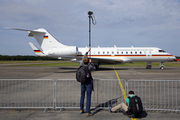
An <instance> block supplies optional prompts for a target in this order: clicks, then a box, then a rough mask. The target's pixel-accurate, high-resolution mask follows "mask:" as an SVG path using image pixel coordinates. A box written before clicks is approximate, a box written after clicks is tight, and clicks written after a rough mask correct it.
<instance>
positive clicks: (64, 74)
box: [0, 64, 180, 120]
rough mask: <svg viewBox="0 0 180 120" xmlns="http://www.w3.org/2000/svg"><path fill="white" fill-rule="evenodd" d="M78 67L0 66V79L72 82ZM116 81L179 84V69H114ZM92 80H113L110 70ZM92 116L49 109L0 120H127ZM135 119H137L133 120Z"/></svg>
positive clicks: (11, 113)
mask: <svg viewBox="0 0 180 120" xmlns="http://www.w3.org/2000/svg"><path fill="white" fill-rule="evenodd" d="M77 68H78V67H17V66H16V67H12V66H6V65H4V64H3V65H0V79H53V80H57V79H75V72H76V69H77ZM115 70H116V71H117V73H118V75H119V77H120V79H124V80H126V81H127V80H129V79H148V80H150V79H151V80H180V74H179V73H180V67H165V69H164V70H160V69H159V67H152V69H145V67H115ZM92 75H93V78H94V79H117V77H116V74H115V72H114V68H113V66H112V67H111V66H109V67H100V68H99V70H97V71H93V72H92ZM92 112H93V113H95V114H94V116H91V117H86V114H82V115H81V114H79V109H64V110H63V111H61V112H59V110H53V109H49V110H47V111H46V112H44V110H43V109H0V120H12V119H13V120H34V119H35V120H41V119H42V120H51V119H52V120H56V119H58V120H59V119H60V120H61V119H62V120H72V119H73V120H84V119H97V120H100V119H101V120H109V119H113V120H116V119H118V120H119V119H124V120H126V119H127V120H129V119H132V118H129V117H127V116H125V115H123V114H122V113H121V112H119V113H118V112H117V113H110V112H109V111H108V110H102V109H96V110H92ZM179 117H180V112H165V111H146V114H145V115H144V116H143V117H142V118H141V119H145V120H151V119H153V120H169V119H171V120H179ZM137 119H139V118H137Z"/></svg>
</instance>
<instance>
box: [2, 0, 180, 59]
mask: <svg viewBox="0 0 180 120" xmlns="http://www.w3.org/2000/svg"><path fill="white" fill-rule="evenodd" d="M0 3H1V4H0V54H1V55H35V54H34V52H33V50H32V49H31V47H30V46H29V44H28V43H29V42H32V43H33V44H35V45H36V46H37V47H39V48H40V46H39V44H38V43H37V42H36V40H35V38H33V37H28V33H27V32H25V31H15V30H9V29H5V28H4V27H10V28H20V29H28V30H34V29H38V28H44V29H46V30H47V31H48V32H50V33H51V34H52V35H53V36H54V37H55V38H56V39H57V40H58V41H59V42H61V43H62V44H65V45H70V46H77V47H85V46H88V45H89V18H88V14H87V13H88V11H93V13H94V15H95V18H96V21H97V24H96V25H92V27H91V29H92V33H91V35H92V36H91V37H92V47H97V46H100V47H113V46H114V45H116V46H117V47H131V46H133V47H158V48H161V49H163V50H165V51H167V52H168V53H170V54H172V55H175V56H180V49H179V46H180V0H0Z"/></svg>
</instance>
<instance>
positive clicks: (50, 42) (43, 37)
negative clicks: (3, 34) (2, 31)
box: [8, 28, 66, 51]
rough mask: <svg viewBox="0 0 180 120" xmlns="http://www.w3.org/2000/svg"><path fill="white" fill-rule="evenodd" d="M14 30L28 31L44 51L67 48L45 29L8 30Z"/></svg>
mask: <svg viewBox="0 0 180 120" xmlns="http://www.w3.org/2000/svg"><path fill="white" fill-rule="evenodd" d="M8 29H13V30H21V31H28V32H29V35H28V36H30V37H35V39H36V40H37V42H38V43H39V45H40V46H41V48H42V50H43V51H49V50H51V49H53V48H60V47H65V46H66V45H63V44H61V43H59V42H58V41H57V40H56V39H55V38H54V37H53V36H52V35H50V34H49V33H48V32H47V31H46V30H45V29H43V28H40V29H37V30H24V29H17V28H8Z"/></svg>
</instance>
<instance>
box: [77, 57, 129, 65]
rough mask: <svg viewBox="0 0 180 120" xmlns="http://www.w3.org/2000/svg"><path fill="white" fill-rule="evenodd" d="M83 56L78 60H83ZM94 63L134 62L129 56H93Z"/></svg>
mask: <svg viewBox="0 0 180 120" xmlns="http://www.w3.org/2000/svg"><path fill="white" fill-rule="evenodd" d="M81 59H82V57H78V58H77V60H81ZM91 59H92V62H93V63H101V64H120V63H126V62H132V60H131V59H129V58H127V57H110V56H109V57H94V56H92V57H91Z"/></svg>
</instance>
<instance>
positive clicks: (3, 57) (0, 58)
mask: <svg viewBox="0 0 180 120" xmlns="http://www.w3.org/2000/svg"><path fill="white" fill-rule="evenodd" d="M37 60H42V61H43V60H58V59H56V58H52V57H44V56H43V57H41V56H22V55H17V56H9V55H0V61H37Z"/></svg>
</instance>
